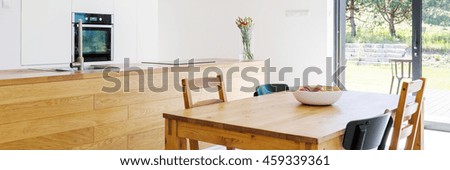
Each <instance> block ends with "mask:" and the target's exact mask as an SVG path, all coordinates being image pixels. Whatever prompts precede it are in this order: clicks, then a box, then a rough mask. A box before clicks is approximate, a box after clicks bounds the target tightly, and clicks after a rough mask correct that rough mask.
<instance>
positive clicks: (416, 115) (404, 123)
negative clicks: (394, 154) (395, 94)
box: [389, 78, 426, 150]
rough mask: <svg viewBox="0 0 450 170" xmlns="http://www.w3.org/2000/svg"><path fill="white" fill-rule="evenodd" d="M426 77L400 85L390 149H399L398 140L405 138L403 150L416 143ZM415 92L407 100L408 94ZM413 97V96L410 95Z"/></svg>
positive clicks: (411, 147) (410, 148)
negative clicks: (409, 100) (409, 99)
mask: <svg viewBox="0 0 450 170" xmlns="http://www.w3.org/2000/svg"><path fill="white" fill-rule="evenodd" d="M425 83H426V79H425V78H421V79H420V80H416V81H412V82H404V83H403V85H402V89H401V93H400V99H399V102H398V106H397V111H396V113H395V118H394V128H393V130H392V138H391V144H390V146H389V149H390V150H397V149H399V141H400V140H402V139H405V138H407V139H406V144H405V147H404V149H405V150H412V149H413V148H414V145H415V144H416V142H417V141H416V135H417V130H418V126H419V121H420V120H419V119H420V117H421V114H422V107H423V94H424V90H425ZM414 93H415V94H416V95H415V97H414V98H411V99H414V100H412V101H411V102H408V96H409V95H411V94H414ZM411 97H413V96H411Z"/></svg>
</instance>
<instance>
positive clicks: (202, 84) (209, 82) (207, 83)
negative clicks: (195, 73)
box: [188, 77, 220, 90]
mask: <svg viewBox="0 0 450 170" xmlns="http://www.w3.org/2000/svg"><path fill="white" fill-rule="evenodd" d="M188 83H189V88H190V89H191V90H196V89H202V88H210V87H214V86H215V87H217V86H218V85H220V80H219V78H217V77H207V78H197V79H193V80H189V81H188Z"/></svg>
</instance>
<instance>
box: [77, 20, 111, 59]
mask: <svg viewBox="0 0 450 170" xmlns="http://www.w3.org/2000/svg"><path fill="white" fill-rule="evenodd" d="M76 30H77V29H76ZM111 32H112V28H111V27H98V26H97V27H83V57H84V60H85V61H86V62H93V61H111V59H112V52H111V41H112V36H111ZM74 43H75V49H74V50H75V51H74V52H75V57H77V56H79V55H78V31H75V42H74Z"/></svg>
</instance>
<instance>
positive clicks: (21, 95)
mask: <svg viewBox="0 0 450 170" xmlns="http://www.w3.org/2000/svg"><path fill="white" fill-rule="evenodd" d="M104 84H105V81H104V80H103V79H86V80H74V81H62V82H52V83H40V84H30V85H19V86H3V87H0V96H1V98H2V100H0V104H12V103H24V102H31V101H39V100H47V99H56V98H65V97H73V96H83V95H90V94H95V93H96V92H100V91H101V89H102V87H103V85H104Z"/></svg>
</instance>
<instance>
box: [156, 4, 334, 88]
mask: <svg viewBox="0 0 450 170" xmlns="http://www.w3.org/2000/svg"><path fill="white" fill-rule="evenodd" d="M327 1H331V0H160V1H159V30H160V39H159V43H160V44H159V45H160V56H161V57H162V58H163V59H166V60H169V59H174V58H184V59H188V58H193V57H195V58H211V57H219V58H236V59H237V58H238V55H239V53H240V51H241V44H240V42H241V40H240V38H241V37H240V32H239V30H238V28H237V27H236V25H235V23H234V21H235V19H236V18H237V17H238V16H241V17H245V16H249V17H252V18H253V19H254V22H255V23H256V25H255V27H254V45H253V46H254V53H255V58H256V59H259V60H265V59H268V58H270V59H271V61H272V65H273V66H276V67H278V70H279V69H280V68H281V67H293V68H294V72H295V73H293V74H290V75H288V76H287V80H285V82H287V83H289V84H291V85H293V84H294V77H298V78H301V77H302V76H301V75H302V72H303V70H304V69H305V68H307V67H311V66H315V67H319V68H321V69H322V70H323V74H322V75H321V76H313V77H311V80H312V81H310V82H311V83H313V84H314V83H325V63H326V56H327V49H328V45H327V27H328V26H329V25H327V16H328V13H327V9H328V8H327V5H328V3H327ZM331 4H332V3H331ZM288 10H291V11H292V10H293V11H296V10H297V11H303V12H304V11H308V14H307V15H306V16H294V17H287V15H286V11H288ZM330 26H332V25H330ZM313 75H314V74H313ZM277 80H278V76H276V75H275V74H274V76H273V78H272V80H271V81H272V82H277ZM302 81H303V80H302Z"/></svg>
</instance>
